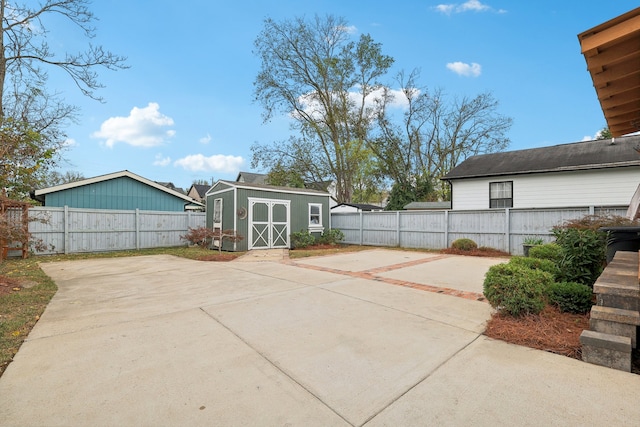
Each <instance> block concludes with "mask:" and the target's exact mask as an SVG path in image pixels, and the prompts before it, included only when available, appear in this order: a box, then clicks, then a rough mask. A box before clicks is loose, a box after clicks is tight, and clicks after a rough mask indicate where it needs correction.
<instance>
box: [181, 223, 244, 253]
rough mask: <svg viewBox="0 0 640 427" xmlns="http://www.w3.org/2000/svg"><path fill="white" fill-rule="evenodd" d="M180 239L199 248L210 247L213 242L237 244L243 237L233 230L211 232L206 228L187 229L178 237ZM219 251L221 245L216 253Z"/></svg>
mask: <svg viewBox="0 0 640 427" xmlns="http://www.w3.org/2000/svg"><path fill="white" fill-rule="evenodd" d="M180 238H181V239H182V240H186V241H188V242H189V243H191V244H192V245H197V246H200V247H201V248H209V247H211V244H212V242H213V241H214V240H220V241H229V242H239V241H241V240H243V239H244V237H243V236H242V235H240V234H238V233H237V232H236V231H235V230H212V229H210V228H207V227H197V228H191V227H189V232H188V233H187V234H185V235H184V236H180ZM220 251H222V245H219V246H218V252H220Z"/></svg>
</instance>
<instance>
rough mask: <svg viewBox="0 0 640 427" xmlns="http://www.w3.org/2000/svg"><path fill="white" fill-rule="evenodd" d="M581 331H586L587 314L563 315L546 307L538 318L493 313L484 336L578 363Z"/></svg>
mask: <svg viewBox="0 0 640 427" xmlns="http://www.w3.org/2000/svg"><path fill="white" fill-rule="evenodd" d="M584 329H589V315H588V314H572V313H562V312H561V311H560V310H559V309H558V308H556V307H554V306H547V307H546V308H545V309H544V310H543V311H542V312H541V313H540V314H530V315H527V316H522V317H518V318H516V317H512V316H509V315H507V314H500V313H496V314H494V315H493V317H492V318H491V320H489V323H488V324H487V330H486V331H485V335H487V336H488V337H491V338H496V339H499V340H502V341H506V342H510V343H512V344H518V345H523V346H527V347H531V348H537V349H539V350H545V351H549V352H551V353H556V354H561V355H563V356H568V357H573V358H574V359H581V357H582V350H581V345H580V334H581V333H582V331H583V330H584Z"/></svg>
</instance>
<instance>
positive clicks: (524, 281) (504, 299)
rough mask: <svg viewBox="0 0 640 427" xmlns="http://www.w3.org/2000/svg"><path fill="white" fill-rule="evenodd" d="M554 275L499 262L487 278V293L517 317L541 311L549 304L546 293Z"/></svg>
mask: <svg viewBox="0 0 640 427" xmlns="http://www.w3.org/2000/svg"><path fill="white" fill-rule="evenodd" d="M552 283H553V276H552V275H551V274H550V273H547V272H546V271H542V270H532V269H530V268H528V267H523V266H520V265H515V264H510V263H507V264H497V265H494V266H492V267H490V268H489V271H487V274H486V275H485V279H484V295H485V297H486V298H487V300H488V301H489V303H490V304H491V305H492V306H493V307H495V308H496V309H498V310H499V311H501V312H505V313H508V314H510V315H512V316H514V317H519V316H522V315H525V314H537V313H540V312H541V311H542V309H543V308H544V306H545V295H546V292H547V289H548V288H549V286H550V285H551V284H552Z"/></svg>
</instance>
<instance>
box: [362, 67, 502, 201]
mask: <svg viewBox="0 0 640 427" xmlns="http://www.w3.org/2000/svg"><path fill="white" fill-rule="evenodd" d="M418 77H419V73H418V72H417V71H413V72H412V73H411V74H410V75H408V76H405V74H404V73H400V74H399V75H398V79H397V80H398V83H399V84H400V87H401V90H400V94H399V95H395V94H394V93H393V92H392V91H391V90H389V89H386V90H385V91H384V94H383V96H382V97H381V100H380V103H381V106H382V108H381V109H380V110H379V114H378V128H377V132H376V133H374V134H370V138H369V139H368V140H367V142H368V146H369V147H370V148H371V150H372V151H373V152H374V153H375V154H376V157H377V158H378V160H379V164H380V167H381V168H382V169H383V173H384V174H385V175H386V176H388V177H389V178H390V179H392V180H393V181H394V182H395V183H398V184H400V185H402V186H404V187H407V186H411V185H414V186H415V183H416V182H419V181H421V180H425V179H427V180H430V181H431V184H432V186H433V188H434V189H437V188H438V186H439V185H438V184H439V181H438V179H439V178H440V177H441V176H443V175H445V174H446V173H447V172H449V171H450V170H451V169H452V168H453V167H455V166H456V165H457V164H458V163H460V162H461V161H463V160H464V159H466V158H467V157H470V156H474V155H477V154H483V153H491V152H496V151H501V150H504V149H505V148H506V147H507V146H508V145H509V142H510V141H509V138H507V136H506V134H507V132H508V130H509V129H510V127H511V124H512V119H511V118H509V117H505V116H502V115H500V114H498V113H497V108H498V101H496V100H495V99H494V98H493V96H492V95H491V94H490V93H482V94H480V95H477V96H476V97H474V98H468V97H462V98H454V99H453V100H451V101H449V100H448V99H447V98H446V96H445V95H444V93H443V92H442V91H441V90H436V91H434V92H432V93H430V92H429V91H428V90H427V89H426V88H424V87H419V86H418V82H417V79H418ZM395 96H400V97H402V98H403V101H404V102H403V104H406V108H405V109H404V111H403V113H402V119H401V120H398V118H397V117H396V116H394V114H393V112H392V111H391V110H392V109H391V107H390V105H391V103H392V102H394V101H397V100H395V99H394V97H395ZM441 196H442V195H441Z"/></svg>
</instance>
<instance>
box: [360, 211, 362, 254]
mask: <svg viewBox="0 0 640 427" xmlns="http://www.w3.org/2000/svg"><path fill="white" fill-rule="evenodd" d="M362 228H363V222H362V211H360V246H362V242H363V239H362V233H363V230H362Z"/></svg>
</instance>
